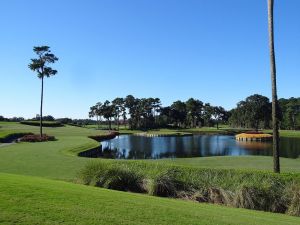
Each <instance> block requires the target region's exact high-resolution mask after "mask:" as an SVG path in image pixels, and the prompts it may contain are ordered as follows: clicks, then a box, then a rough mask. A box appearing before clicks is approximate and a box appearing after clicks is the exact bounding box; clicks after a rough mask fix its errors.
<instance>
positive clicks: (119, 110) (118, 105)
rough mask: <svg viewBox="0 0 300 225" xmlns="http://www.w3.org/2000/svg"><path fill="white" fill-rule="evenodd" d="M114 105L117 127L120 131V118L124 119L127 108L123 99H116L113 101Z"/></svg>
mask: <svg viewBox="0 0 300 225" xmlns="http://www.w3.org/2000/svg"><path fill="white" fill-rule="evenodd" d="M112 104H113V106H114V110H115V113H114V115H115V117H116V122H117V127H118V130H119V129H120V117H121V116H122V115H123V117H124V111H126V108H125V100H124V99H123V98H115V99H114V100H113V101H112Z"/></svg>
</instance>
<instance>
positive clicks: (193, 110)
mask: <svg viewBox="0 0 300 225" xmlns="http://www.w3.org/2000/svg"><path fill="white" fill-rule="evenodd" d="M185 104H186V110H187V124H189V125H190V127H196V126H197V124H198V122H199V121H200V118H201V114H202V112H203V102H201V101H200V100H197V99H194V98H190V99H189V100H187V101H186V103H185Z"/></svg>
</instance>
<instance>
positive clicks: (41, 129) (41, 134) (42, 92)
mask: <svg viewBox="0 0 300 225" xmlns="http://www.w3.org/2000/svg"><path fill="white" fill-rule="evenodd" d="M43 95H44V76H42V90H41V108H40V137H42V136H43Z"/></svg>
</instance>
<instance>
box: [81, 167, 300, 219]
mask: <svg viewBox="0 0 300 225" xmlns="http://www.w3.org/2000/svg"><path fill="white" fill-rule="evenodd" d="M78 177H79V179H80V181H81V182H82V183H84V184H87V185H92V186H98V187H104V188H109V189H115V190H121V191H131V192H139V193H148V194H150V195H154V196H161V197H173V198H181V199H189V200H193V201H197V202H207V203H214V204H222V205H227V206H231V207H237V208H247V209H254V210H263V211H269V212H277V213H287V214H290V215H295V216H300V178H299V175H298V174H274V173H270V172H258V171H239V170H232V169H231V170H222V169H201V168H190V167H184V166H174V165H167V164H165V165H164V164H158V163H155V162H153V161H152V162H151V161H150V162H143V161H99V162H91V163H89V164H87V165H86V167H85V168H84V169H83V170H82V171H81V172H80V173H79V175H78Z"/></svg>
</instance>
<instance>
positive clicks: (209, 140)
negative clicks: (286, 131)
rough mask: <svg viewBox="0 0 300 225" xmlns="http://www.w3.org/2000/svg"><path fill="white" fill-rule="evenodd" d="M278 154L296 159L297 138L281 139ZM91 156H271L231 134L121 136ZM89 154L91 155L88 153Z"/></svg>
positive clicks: (266, 148) (266, 146)
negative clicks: (238, 140)
mask: <svg viewBox="0 0 300 225" xmlns="http://www.w3.org/2000/svg"><path fill="white" fill-rule="evenodd" d="M280 147H281V148H280V149H281V156H283V157H289V158H297V157H298V156H299V153H300V139H297V138H281V143H280ZM100 153H101V154H99V156H98V153H97V156H95V157H105V158H119V159H151V158H152V159H159V158H176V157H182V158H184V157H201V156H222V155H272V145H271V143H266V142H237V141H236V140H235V139H234V137H233V136H222V135H219V136H217V135H214V136H209V135H202V136H201V135H195V136H191V137H154V138H151V137H140V136H123V137H122V139H114V140H111V141H108V142H103V150H102V151H101V152H100ZM89 157H93V156H89Z"/></svg>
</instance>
